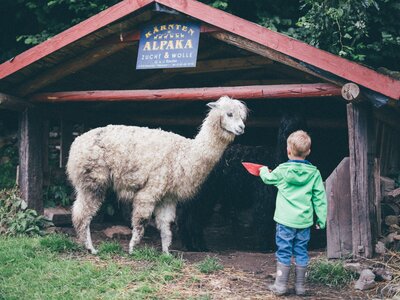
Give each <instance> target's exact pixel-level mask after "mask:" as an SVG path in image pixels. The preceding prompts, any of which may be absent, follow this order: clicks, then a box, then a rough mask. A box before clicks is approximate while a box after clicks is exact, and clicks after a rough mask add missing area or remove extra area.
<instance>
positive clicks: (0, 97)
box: [0, 93, 33, 111]
mask: <svg viewBox="0 0 400 300" xmlns="http://www.w3.org/2000/svg"><path fill="white" fill-rule="evenodd" d="M29 107H33V104H32V103H29V102H27V101H25V100H23V99H21V98H19V97H15V96H12V95H8V94H4V93H0V109H8V110H16V111H23V110H24V109H26V108H29Z"/></svg>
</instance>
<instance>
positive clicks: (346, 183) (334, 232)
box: [325, 157, 353, 258]
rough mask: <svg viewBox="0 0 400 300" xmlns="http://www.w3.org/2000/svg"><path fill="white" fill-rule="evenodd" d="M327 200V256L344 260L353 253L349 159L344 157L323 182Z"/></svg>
mask: <svg viewBox="0 0 400 300" xmlns="http://www.w3.org/2000/svg"><path fill="white" fill-rule="evenodd" d="M325 187H326V195H327V198H328V216H327V230H326V233H327V256H328V258H344V257H347V256H348V255H349V254H352V253H353V243H352V213H351V196H350V195H351V190H350V159H349V158H348V157H345V158H344V159H343V160H342V161H341V162H340V164H339V165H338V166H337V167H336V169H335V170H334V171H333V172H332V174H331V175H330V176H329V177H328V178H327V179H326V181H325Z"/></svg>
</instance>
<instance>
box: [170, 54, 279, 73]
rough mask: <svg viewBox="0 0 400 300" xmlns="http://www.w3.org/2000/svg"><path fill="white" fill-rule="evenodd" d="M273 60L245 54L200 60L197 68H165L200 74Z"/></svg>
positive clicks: (241, 67) (238, 68)
mask: <svg viewBox="0 0 400 300" xmlns="http://www.w3.org/2000/svg"><path fill="white" fill-rule="evenodd" d="M272 63H273V61H272V60H270V59H268V58H265V57H262V56H244V57H235V58H224V59H212V60H202V61H198V62H197V64H196V67H195V68H177V69H164V70H163V72H164V73H176V72H179V73H185V74H200V73H210V72H223V71H233V70H248V69H257V68H262V67H265V66H267V65H270V64H272Z"/></svg>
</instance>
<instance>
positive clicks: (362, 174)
mask: <svg viewBox="0 0 400 300" xmlns="http://www.w3.org/2000/svg"><path fill="white" fill-rule="evenodd" d="M369 113H370V111H369V107H367V106H366V104H365V105H356V104H348V105H347V120H348V130H349V154H350V188H351V211H352V237H353V255H355V256H358V255H360V256H364V257H372V255H373V239H374V237H373V226H374V225H371V224H372V223H374V222H376V221H377V220H376V212H375V209H374V202H372V201H371V200H372V199H371V198H373V195H372V193H371V187H373V186H374V184H375V183H374V181H373V180H372V178H373V175H371V171H372V170H373V167H372V166H373V163H374V161H373V153H372V152H371V149H372V144H373V138H372V130H371V128H370V126H371V123H372V122H369V119H370V118H369Z"/></svg>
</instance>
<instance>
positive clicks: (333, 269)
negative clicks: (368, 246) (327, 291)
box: [308, 259, 357, 288]
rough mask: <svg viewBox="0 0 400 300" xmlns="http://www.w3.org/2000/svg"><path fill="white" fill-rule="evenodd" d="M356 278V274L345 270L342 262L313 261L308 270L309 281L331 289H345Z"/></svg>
mask: <svg viewBox="0 0 400 300" xmlns="http://www.w3.org/2000/svg"><path fill="white" fill-rule="evenodd" d="M356 277H357V274H356V273H354V272H352V271H349V270H346V269H345V268H344V266H343V263H342V261H328V260H326V259H317V260H314V261H311V263H310V266H309V268H308V281H310V282H313V283H319V284H324V285H326V286H329V287H336V288H342V287H345V286H346V285H347V284H349V283H350V282H351V281H353V280H355V279H356Z"/></svg>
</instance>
